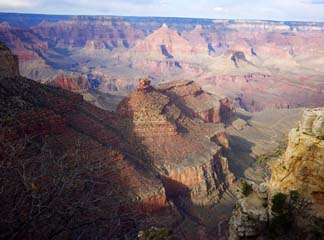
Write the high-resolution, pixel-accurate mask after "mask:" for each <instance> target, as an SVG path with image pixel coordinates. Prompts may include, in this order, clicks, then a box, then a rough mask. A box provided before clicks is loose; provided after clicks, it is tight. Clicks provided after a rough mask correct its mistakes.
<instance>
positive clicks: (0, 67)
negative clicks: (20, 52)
mask: <svg viewBox="0 0 324 240" xmlns="http://www.w3.org/2000/svg"><path fill="white" fill-rule="evenodd" d="M17 76H19V67H18V58H17V56H15V55H13V54H12V53H11V51H10V50H9V48H7V47H6V46H5V45H4V44H2V43H1V42H0V77H17Z"/></svg>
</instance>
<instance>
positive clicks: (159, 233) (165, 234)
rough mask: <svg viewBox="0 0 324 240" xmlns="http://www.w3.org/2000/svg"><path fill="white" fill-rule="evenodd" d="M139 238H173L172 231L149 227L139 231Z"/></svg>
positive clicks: (146, 239)
mask: <svg viewBox="0 0 324 240" xmlns="http://www.w3.org/2000/svg"><path fill="white" fill-rule="evenodd" d="M139 239H140V240H175V239H176V238H175V237H174V236H173V233H172V231H170V230H169V229H166V228H155V227H151V228H150V229H148V230H145V231H141V232H140V233H139Z"/></svg>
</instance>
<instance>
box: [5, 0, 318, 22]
mask: <svg viewBox="0 0 324 240" xmlns="http://www.w3.org/2000/svg"><path fill="white" fill-rule="evenodd" d="M0 12H20V13H45V14H69V15H70V14H71V15H121V16H163V17H194V18H213V19H264V20H286V21H322V22H324V0H273V1H266V0H90V1H89V0H0Z"/></svg>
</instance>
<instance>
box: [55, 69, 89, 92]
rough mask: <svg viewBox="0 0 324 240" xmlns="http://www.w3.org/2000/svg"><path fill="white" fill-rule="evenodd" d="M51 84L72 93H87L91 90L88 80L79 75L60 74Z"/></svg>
mask: <svg viewBox="0 0 324 240" xmlns="http://www.w3.org/2000/svg"><path fill="white" fill-rule="evenodd" d="M49 84H50V85H54V86H57V87H60V88H63V89H66V90H70V91H86V90H88V89H89V88H90V86H89V85H90V83H89V81H88V78H87V77H86V76H84V75H79V74H64V73H58V74H57V75H56V76H55V77H54V78H53V80H51V82H49Z"/></svg>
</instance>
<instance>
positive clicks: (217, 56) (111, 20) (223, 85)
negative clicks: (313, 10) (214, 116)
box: [0, 14, 324, 111]
mask: <svg viewBox="0 0 324 240" xmlns="http://www.w3.org/2000/svg"><path fill="white" fill-rule="evenodd" d="M9 15H10V14H9ZM6 17H7V15H5V14H3V15H1V16H0V19H3V21H4V19H6ZM22 17H24V19H25V22H26V24H20V23H19V24H18V23H17V22H16V21H15V20H14V19H13V18H8V17H7V19H8V21H7V23H5V21H4V23H2V24H1V25H0V33H1V35H0V40H1V41H3V42H5V43H6V44H7V45H8V46H9V47H10V48H11V49H12V50H13V51H14V52H15V54H17V55H18V58H19V61H20V70H21V73H22V75H23V76H25V77H30V78H33V79H35V80H39V81H43V82H54V83H56V84H57V85H58V86H61V87H64V88H68V89H71V90H77V91H80V90H81V92H83V93H85V92H86V93H89V90H88V88H89V89H91V90H95V91H97V92H99V93H100V94H102V93H109V94H114V95H115V94H117V95H120V94H121V95H125V94H126V93H129V92H130V91H132V90H134V89H135V88H136V85H137V82H136V80H135V79H137V78H139V77H143V76H151V78H152V83H153V85H154V84H157V83H160V82H165V81H171V80H178V79H195V81H198V82H199V83H200V84H201V85H202V87H203V88H204V89H207V90H208V91H209V92H214V93H217V94H218V95H220V94H222V95H224V96H227V97H229V98H230V99H232V100H234V101H235V103H236V105H238V106H240V107H242V108H244V109H246V110H248V111H260V110H264V109H268V108H294V107H305V106H306V107H316V106H320V105H322V103H323V101H324V97H323V96H324V94H323V90H324V84H323V76H324V71H323V62H324V58H323V56H324V32H323V31H324V30H323V26H324V25H323V24H322V23H307V22H273V21H244V20H237V21H234V20H211V19H185V18H184V19H181V18H180V19H179V18H141V17H138V18H136V17H109V16H98V17H95V16H74V17H69V16H62V17H61V19H59V18H54V17H53V19H51V18H50V16H41V15H40V16H38V18H34V19H38V21H36V20H32V19H33V18H32V17H31V16H29V15H22ZM41 20H43V21H41ZM28 22H30V23H29V24H27V23H28ZM62 72H65V74H67V76H69V75H70V74H71V73H73V74H74V77H73V78H74V80H71V81H74V82H75V83H76V84H80V85H81V86H80V87H77V86H76V85H75V84H74V83H72V82H71V84H69V83H68V82H67V81H66V79H68V78H66V79H65V80H64V82H62V81H63V80H62ZM57 74H59V76H56V75H57ZM78 75H79V77H78ZM63 78H64V77H63ZM75 78H79V79H81V78H82V79H84V80H85V81H87V82H88V83H87V84H86V85H85V82H84V80H82V81H75ZM59 79H61V80H60V81H59ZM85 86H87V89H84V87H85ZM90 92H91V91H90ZM92 97H93V98H96V97H98V94H94V93H93V92H92ZM97 102H98V101H97ZM99 105H100V104H99ZM99 105H98V106H99ZM100 106H101V107H103V108H105V107H104V104H101V105H100Z"/></svg>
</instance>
